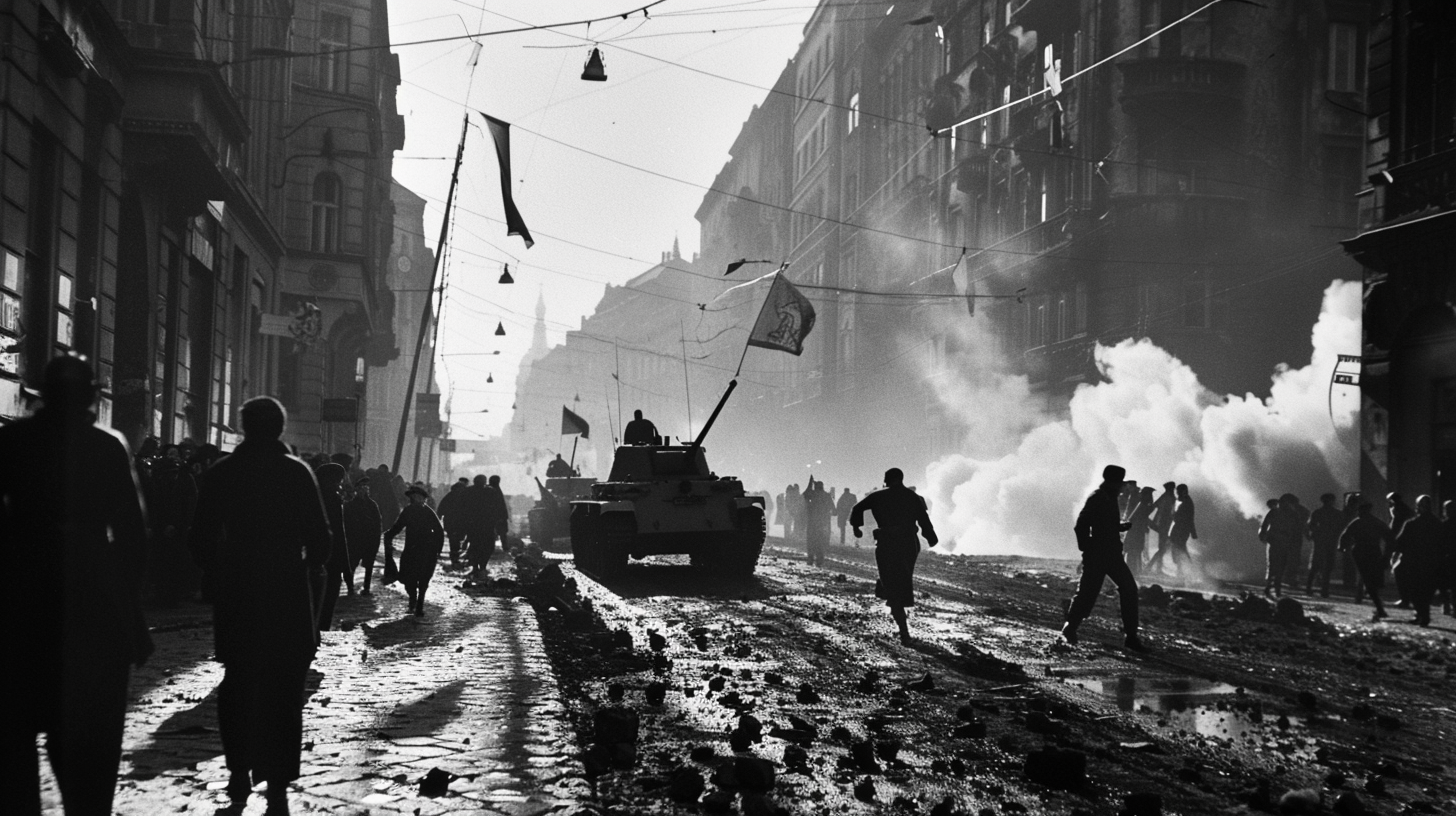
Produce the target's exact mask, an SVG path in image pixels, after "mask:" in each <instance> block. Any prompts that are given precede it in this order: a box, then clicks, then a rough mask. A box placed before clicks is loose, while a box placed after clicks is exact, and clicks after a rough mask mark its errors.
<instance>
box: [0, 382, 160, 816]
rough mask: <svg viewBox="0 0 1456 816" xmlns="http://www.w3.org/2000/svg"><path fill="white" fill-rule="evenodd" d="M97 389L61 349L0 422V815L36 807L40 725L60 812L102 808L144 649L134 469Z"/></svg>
mask: <svg viewBox="0 0 1456 816" xmlns="http://www.w3.org/2000/svg"><path fill="white" fill-rule="evenodd" d="M95 395H96V390H95V383H94V381H93V378H92V372H91V366H90V365H89V364H87V363H86V361H85V360H84V359H82V358H80V357H71V356H66V357H57V358H55V359H52V360H51V361H50V362H49V363H48V364H47V365H46V367H45V372H44V374H43V381H42V385H41V400H42V402H43V405H42V407H41V409H40V410H39V411H37V412H36V413H35V415H34V416H31V417H27V418H25V419H19V420H16V421H15V422H12V423H10V424H8V425H5V426H3V427H0V462H3V463H4V467H0V539H3V540H4V542H5V546H4V552H5V564H6V578H7V579H8V580H7V581H6V587H5V591H4V593H0V594H3V596H4V599H5V601H4V602H5V612H6V615H5V617H6V619H7V620H8V621H11V626H10V628H9V629H8V630H7V633H6V643H5V650H6V651H5V655H6V665H7V666H9V669H8V670H7V671H6V672H5V674H6V676H7V677H8V678H9V683H10V692H9V694H8V695H7V696H8V698H9V699H10V701H11V702H10V704H9V705H8V706H7V710H6V713H5V717H4V719H3V721H0V738H3V740H4V742H5V745H4V748H3V751H4V762H3V763H0V767H3V771H0V786H3V789H4V794H3V796H0V801H3V802H6V803H7V810H6V812H8V813H40V812H41V803H40V771H39V766H40V762H39V758H38V757H37V755H36V735H37V734H41V733H44V734H45V735H46V742H45V745H46V752H47V754H48V755H49V757H50V763H51V768H52V770H53V771H54V773H55V776H56V783H57V785H58V786H59V787H60V791H61V801H62V803H63V804H64V806H65V810H66V812H67V813H111V812H112V808H111V805H112V796H113V794H114V793H115V788H116V778H117V767H118V764H119V763H120V761H121V742H122V729H123V724H124V722H125V716H126V698H127V681H128V675H129V673H130V668H129V666H130V665H131V664H135V665H137V666H140V665H141V664H142V663H144V662H145V661H146V659H147V658H148V657H149V656H150V655H151V653H152V642H151V637H150V635H149V634H148V632H147V625H146V621H145V620H144V619H143V617H142V609H141V599H140V597H139V595H140V590H141V586H142V581H143V577H142V571H143V569H144V566H145V564H146V552H147V550H146V547H147V524H146V520H145V518H144V516H143V514H142V501H141V496H140V493H139V491H138V489H137V478H136V473H135V471H133V470H132V459H131V454H130V453H129V452H128V451H127V447H126V442H124V441H122V438H121V437H120V436H119V435H118V434H117V433H116V432H115V431H112V430H110V429H105V428H100V427H97V425H96V415H95V414H93V413H92V412H91V406H92V403H93V402H94V401H95Z"/></svg>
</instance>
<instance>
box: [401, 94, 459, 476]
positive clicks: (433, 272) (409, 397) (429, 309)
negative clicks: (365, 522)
mask: <svg viewBox="0 0 1456 816" xmlns="http://www.w3.org/2000/svg"><path fill="white" fill-rule="evenodd" d="M469 128H470V114H469V113H466V114H465V119H464V121H463V122H462V123H461V124H460V146H459V147H457V148H456V149H455V169H454V170H452V171H451V172H450V189H449V192H447V193H446V194H445V215H444V217H443V218H441V219H440V240H439V241H438V242H437V243H436V244H435V263H434V266H433V267H431V269H430V286H429V290H428V291H427V292H425V308H424V313H423V315H422V316H421V317H420V336H419V339H418V340H417V341H415V356H414V361H413V362H411V363H410V375H409V385H408V386H407V387H406V388H405V391H404V411H403V412H402V413H401V415H400V418H399V434H398V436H396V437H395V440H394V467H393V468H392V470H393V471H394V472H395V473H399V466H400V460H402V459H403V458H404V437H405V433H406V432H407V431H408V430H409V417H410V408H412V407H413V403H414V398H415V380H416V379H417V378H418V377H419V373H420V354H421V353H423V351H424V348H425V338H426V337H427V336H429V332H430V322H431V321H430V318H431V316H432V315H433V314H434V313H435V309H434V305H435V281H436V280H438V279H439V276H440V261H441V259H442V258H443V257H444V255H445V240H446V238H448V237H449V232H450V210H451V208H452V207H453V206H454V203H455V186H456V185H457V184H458V183H459V182H460V162H461V161H462V160H463V159H464V158H465V135H466V134H467V133H468V132H469ZM418 460H419V457H416V463H418Z"/></svg>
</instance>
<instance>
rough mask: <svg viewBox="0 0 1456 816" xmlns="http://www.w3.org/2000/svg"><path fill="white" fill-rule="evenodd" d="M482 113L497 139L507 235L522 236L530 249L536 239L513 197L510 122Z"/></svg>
mask: <svg viewBox="0 0 1456 816" xmlns="http://www.w3.org/2000/svg"><path fill="white" fill-rule="evenodd" d="M480 115H481V116H483V117H485V124H486V126H487V127H489V128H490V137H491V138H492V139H494V140H495V157H496V159H497V161H498V163H499V164H500V173H501V200H502V203H503V204H504V205H505V210H506V235H519V236H521V240H523V241H525V242H526V249H530V248H531V247H532V246H534V245H535V243H536V241H535V239H533V238H532V237H531V231H530V230H528V229H526V222H525V220H524V219H522V218H521V212H520V210H517V209H516V200H515V199H514V198H512V197H511V126H510V123H509V122H502V121H501V120H499V119H497V118H495V117H494V116H491V115H490V114H488V113H481V114H480Z"/></svg>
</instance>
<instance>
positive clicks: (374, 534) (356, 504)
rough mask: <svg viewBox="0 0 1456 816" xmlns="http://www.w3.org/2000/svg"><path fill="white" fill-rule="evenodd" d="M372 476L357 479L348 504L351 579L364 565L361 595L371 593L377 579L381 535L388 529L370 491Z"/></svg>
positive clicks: (345, 526) (347, 531)
mask: <svg viewBox="0 0 1456 816" xmlns="http://www.w3.org/2000/svg"><path fill="white" fill-rule="evenodd" d="M369 493H370V490H369V477H368V476H364V477H362V478H360V479H359V481H357V482H355V483H354V497H353V498H352V499H349V502H348V503H347V504H345V505H344V535H345V537H346V538H347V540H348V544H349V558H350V567H349V579H350V581H352V580H353V577H354V570H356V569H358V568H359V567H363V568H364V577H363V579H362V584H363V586H362V587H361V588H360V590H359V594H360V595H368V594H370V591H369V585H370V583H371V582H372V581H373V579H374V559H375V558H377V557H379V539H380V536H381V535H382V534H383V532H384V522H383V521H382V520H381V519H380V517H379V505H378V504H375V503H374V499H373V497H371V496H370V495H369Z"/></svg>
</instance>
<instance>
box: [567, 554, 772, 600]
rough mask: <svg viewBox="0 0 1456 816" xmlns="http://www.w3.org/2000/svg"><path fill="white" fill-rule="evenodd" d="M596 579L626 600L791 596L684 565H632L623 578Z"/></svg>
mask: <svg viewBox="0 0 1456 816" xmlns="http://www.w3.org/2000/svg"><path fill="white" fill-rule="evenodd" d="M592 577H593V578H594V579H595V580H596V581H598V582H599V583H600V584H601V585H602V586H604V587H606V588H607V589H609V590H611V591H612V593H613V594H615V595H617V596H619V597H622V598H653V597H661V596H669V597H694V598H733V599H735V600H744V601H762V600H766V599H768V598H772V597H774V596H776V595H785V594H788V593H789V592H790V589H789V588H788V587H786V586H784V585H783V584H780V583H778V582H777V581H771V580H768V579H765V578H762V577H760V576H757V575H755V576H753V577H752V578H725V577H723V576H721V575H705V574H704V573H703V571H702V570H699V569H695V568H693V567H690V566H687V565H683V564H660V563H646V564H629V565H628V566H627V568H626V569H625V570H623V571H622V572H621V574H620V575H616V576H612V577H610V578H602V577H600V576H595V575H593V576H592Z"/></svg>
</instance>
